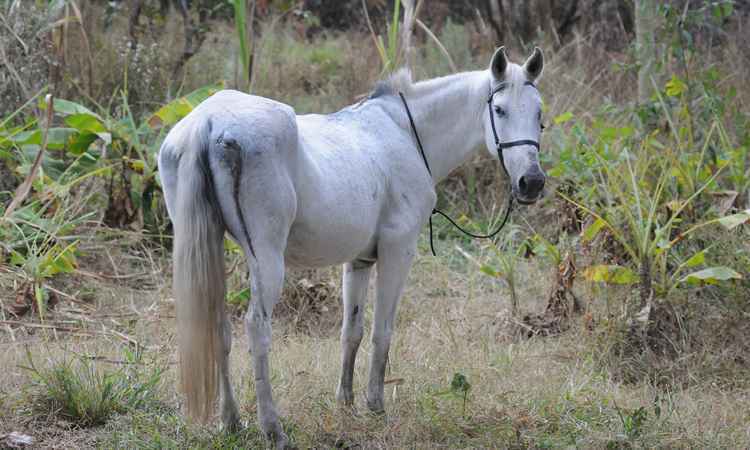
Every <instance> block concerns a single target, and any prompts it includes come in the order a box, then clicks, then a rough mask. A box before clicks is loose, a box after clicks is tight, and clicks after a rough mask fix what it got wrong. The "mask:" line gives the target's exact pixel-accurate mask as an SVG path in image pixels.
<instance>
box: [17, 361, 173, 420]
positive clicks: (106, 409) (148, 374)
mask: <svg viewBox="0 0 750 450" xmlns="http://www.w3.org/2000/svg"><path fill="white" fill-rule="evenodd" d="M123 356H124V358H123V359H122V360H119V361H118V362H117V364H122V365H123V366H122V367H119V368H117V369H116V370H106V369H103V368H101V367H97V366H96V365H95V364H94V361H92V360H90V359H89V358H87V357H86V356H85V355H78V356H77V357H76V358H74V359H64V360H58V361H52V362H49V363H47V364H46V365H45V366H44V367H41V366H39V365H38V363H35V362H34V360H33V356H32V355H31V353H30V352H29V353H27V357H28V366H27V367H24V369H26V370H28V371H29V374H30V376H31V379H32V386H31V387H30V390H31V391H32V399H31V402H32V404H33V409H34V410H35V412H36V413H37V414H43V413H44V412H51V413H53V414H54V415H56V416H58V417H60V418H62V419H64V420H66V421H68V422H70V423H72V424H75V425H77V426H80V427H92V426H97V425H103V424H104V423H106V422H107V420H108V419H109V418H110V417H111V416H112V415H114V414H124V413H127V412H129V411H132V410H136V409H140V408H143V407H145V406H146V405H147V404H148V403H149V402H150V401H153V394H154V392H155V391H156V389H157V387H158V384H159V383H160V382H161V375H162V372H163V369H161V368H159V367H158V366H155V365H153V364H151V365H149V366H148V367H147V368H144V367H142V365H143V364H145V362H144V361H143V360H142V356H141V353H140V352H139V351H138V350H136V351H135V352H132V351H129V350H128V349H127V348H124V349H123Z"/></svg>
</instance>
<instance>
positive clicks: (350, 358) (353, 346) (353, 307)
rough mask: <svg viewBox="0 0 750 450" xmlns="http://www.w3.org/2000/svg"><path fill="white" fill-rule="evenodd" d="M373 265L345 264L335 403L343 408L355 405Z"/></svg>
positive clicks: (367, 263)
mask: <svg viewBox="0 0 750 450" xmlns="http://www.w3.org/2000/svg"><path fill="white" fill-rule="evenodd" d="M371 272H372V263H370V262H360V261H355V262H352V263H346V264H344V275H343V286H344V294H343V297H344V317H343V322H342V324H341V377H340V378H339V386H338V389H336V400H337V401H338V402H339V403H340V404H342V405H344V406H351V405H352V404H353V403H354V393H353V392H352V385H353V379H354V363H355V361H356V359H357V350H359V344H360V342H362V334H363V319H364V314H365V304H366V300H367V285H368V284H369V281H370V273H371Z"/></svg>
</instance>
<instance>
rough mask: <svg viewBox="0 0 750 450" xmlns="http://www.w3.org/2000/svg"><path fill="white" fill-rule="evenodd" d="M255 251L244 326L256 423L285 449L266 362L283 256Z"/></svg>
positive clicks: (277, 298)
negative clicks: (253, 392) (250, 298)
mask: <svg viewBox="0 0 750 450" xmlns="http://www.w3.org/2000/svg"><path fill="white" fill-rule="evenodd" d="M255 253H256V255H257V258H251V259H250V260H251V264H250V265H251V276H250V289H251V296H252V301H251V304H250V308H249V309H248V311H247V314H246V315H245V328H246V330H247V336H248V339H249V340H250V354H251V357H252V361H253V370H254V375H255V395H256V399H257V410H258V422H259V424H260V428H261V430H262V431H263V433H265V435H266V438H268V439H269V440H270V441H271V442H274V443H275V444H276V447H277V448H285V447H286V446H287V444H288V439H287V436H286V435H285V434H284V431H283V429H282V427H281V422H280V421H279V414H278V412H277V411H276V405H275V404H274V401H273V395H272V392H271V377H270V373H269V372H270V369H269V362H268V353H269V352H270V350H271V314H272V312H273V307H274V305H276V303H277V302H278V301H279V298H280V296H281V289H282V285H283V283H284V258H283V256H282V253H281V252H280V251H269V250H266V249H265V248H264V246H262V245H261V246H257V247H256V249H255Z"/></svg>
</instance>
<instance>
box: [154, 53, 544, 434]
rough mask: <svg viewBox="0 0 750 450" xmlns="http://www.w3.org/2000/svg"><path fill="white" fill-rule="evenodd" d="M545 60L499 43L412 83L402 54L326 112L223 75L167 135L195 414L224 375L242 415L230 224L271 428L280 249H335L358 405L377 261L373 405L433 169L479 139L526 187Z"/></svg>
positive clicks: (205, 407) (231, 410)
mask: <svg viewBox="0 0 750 450" xmlns="http://www.w3.org/2000/svg"><path fill="white" fill-rule="evenodd" d="M542 67H543V56H542V52H541V51H540V50H539V49H538V48H537V49H535V50H534V53H533V55H532V56H530V57H529V58H528V60H527V61H526V62H525V63H524V64H523V66H519V65H517V64H513V63H510V62H509V61H508V59H507V56H506V54H505V50H504V49H503V48H500V49H498V50H497V51H496V52H495V53H494V55H493V57H492V60H491V63H490V67H489V69H488V70H483V71H475V72H466V73H460V74H456V75H452V76H447V77H443V78H437V79H433V80H429V81H424V82H419V83H412V81H411V76H410V74H409V72H408V71H405V70H402V71H400V72H397V73H396V74H395V75H393V76H392V77H391V78H390V79H388V80H387V81H384V82H381V83H379V84H378V86H377V87H376V89H375V91H374V92H373V94H372V95H371V96H370V97H369V98H368V99H367V100H364V101H362V102H360V103H358V104H356V105H353V106H350V107H348V108H345V109H343V110H341V111H339V112H336V113H333V114H329V115H317V114H310V115H302V116H297V115H296V114H295V112H294V110H293V109H292V108H291V107H290V106H287V105H285V104H282V103H278V102H276V101H273V100H269V99H266V98H262V97H256V96H252V95H247V94H244V93H241V92H236V91H228V90H227V91H221V92H218V93H217V94H215V95H214V96H212V97H211V98H209V99H208V100H206V101H205V102H203V103H201V105H200V106H198V107H197V108H196V109H195V110H193V111H192V112H191V113H190V114H188V116H187V117H185V118H184V119H182V120H181V121H180V122H179V123H178V124H177V125H176V126H175V127H174V128H173V129H172V130H171V131H170V133H169V134H168V135H167V138H166V140H165V141H164V144H163V145H162V147H161V150H160V152H159V170H160V175H161V180H162V185H163V187H164V194H165V198H166V203H167V209H168V212H169V215H170V217H171V219H172V222H173V223H174V295H175V298H176V299H177V311H178V332H179V333H178V334H179V351H180V370H181V384H182V390H183V391H184V392H185V394H186V406H187V411H188V414H189V415H190V416H191V417H193V418H196V419H199V420H202V421H205V420H208V418H209V417H210V416H211V415H212V410H213V405H214V401H215V400H216V397H217V391H220V393H221V412H222V420H223V423H224V425H225V426H227V427H228V428H232V429H234V428H237V427H239V426H240V417H239V413H238V409H237V403H236V401H235V399H234V396H233V394H232V388H231V385H230V380H229V367H228V355H229V351H230V347H231V329H230V324H229V321H228V320H227V318H226V316H225V312H224V301H225V300H224V296H225V280H224V278H225V274H224V251H223V239H224V233H225V232H228V233H229V235H230V236H231V238H232V239H233V240H234V241H236V242H237V243H238V244H239V245H240V246H241V247H242V249H243V250H244V253H245V255H246V257H247V260H248V266H249V269H250V287H251V294H252V297H251V299H252V300H251V304H250V308H249V310H248V312H247V315H246V317H245V327H246V331H247V334H248V338H249V342H250V353H251V355H252V360H253V368H254V373H255V389H256V396H257V402H258V404H257V411H258V419H259V422H260V427H261V429H262V430H263V432H264V433H265V434H266V436H267V437H268V438H269V439H271V440H272V441H273V442H275V443H276V445H277V446H278V447H280V448H281V447H284V446H286V444H287V437H286V436H285V434H284V432H283V430H282V427H281V423H280V421H279V416H278V413H277V411H276V407H275V404H274V401H273V399H272V394H271V380H270V377H269V362H268V353H269V351H270V348H271V313H272V311H273V307H274V305H275V304H276V303H277V302H278V301H279V296H280V294H281V289H282V284H283V280H284V271H285V267H286V266H287V265H289V266H304V267H322V266H328V265H332V264H343V265H344V270H343V273H344V275H343V297H344V318H343V325H342V330H341V347H342V357H341V360H342V364H341V365H342V368H341V377H340V381H339V385H338V389H337V392H336V398H337V400H338V401H339V402H340V403H342V404H345V405H351V404H352V402H353V398H354V396H353V394H352V377H353V371H354V361H355V358H356V356H357V349H358V348H359V344H360V341H361V340H362V328H363V325H362V324H363V316H364V308H365V299H366V291H367V285H368V280H369V278H370V272H371V269H372V267H373V265H375V264H376V263H377V267H378V271H377V299H376V301H375V319H374V323H373V327H372V328H373V329H372V357H371V360H370V374H369V384H368V387H367V396H366V398H367V405H368V407H369V408H370V409H371V410H373V411H378V412H381V411H383V377H384V374H385V367H386V363H387V360H388V348H389V346H390V343H391V334H392V332H393V326H394V323H395V315H396V306H397V304H398V301H399V298H400V297H401V292H402V290H403V287H404V281H405V280H406V276H407V273H408V272H409V268H410V266H411V264H412V260H413V259H414V255H415V253H416V247H417V237H418V236H419V233H420V230H421V229H422V228H423V226H424V225H425V224H426V223H427V221H428V219H429V218H430V214H431V213H432V209H433V207H434V206H435V202H436V198H437V196H436V194H435V185H436V183H438V182H439V181H440V180H442V179H443V178H445V177H446V176H447V175H448V174H449V173H450V172H451V171H452V170H453V169H455V168H456V167H458V166H459V165H460V164H461V163H463V162H464V161H466V160H467V159H468V158H469V157H471V155H472V154H474V152H475V151H477V150H478V148H479V147H480V144H481V143H482V142H484V143H485V144H486V147H487V149H488V151H489V152H490V154H492V155H493V156H494V157H495V158H498V157H499V159H500V162H501V163H502V166H503V167H504V169H505V171H504V172H505V173H506V174H507V176H508V177H509V182H510V184H511V187H512V195H513V196H514V197H515V198H516V200H517V201H519V202H521V203H533V202H534V201H536V200H537V198H538V197H539V196H540V195H541V192H542V189H543V186H544V180H545V177H544V173H543V172H542V169H541V167H540V166H539V160H538V157H537V156H538V155H537V154H538V151H539V144H538V142H539V137H540V132H541V97H540V94H539V92H538V91H537V89H536V87H535V86H534V82H535V81H536V80H537V79H538V78H539V76H540V75H541V72H542ZM399 94H402V95H403V101H402V98H401V96H400V95H399ZM407 102H408V108H409V109H410V111H411V115H412V116H413V124H412V123H410V119H409V116H408V115H407V109H406V106H407ZM488 105H489V106H488ZM420 139H421V144H423V146H424V150H423V151H424V154H423V156H422V154H420V151H421V149H420V148H419V147H421V145H420V146H418V144H417V142H418V140H420Z"/></svg>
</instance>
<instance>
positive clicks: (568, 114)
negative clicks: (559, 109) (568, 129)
mask: <svg viewBox="0 0 750 450" xmlns="http://www.w3.org/2000/svg"><path fill="white" fill-rule="evenodd" d="M572 118H573V113H572V112H570V111H567V112H564V113H562V114H560V115H559V116H557V117H555V118H554V119H552V121H553V122H554V123H555V125H560V124H561V123H565V122H567V121H569V120H570V119H572Z"/></svg>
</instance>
